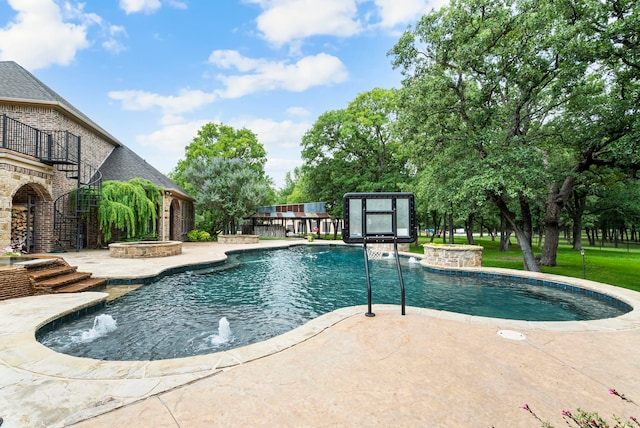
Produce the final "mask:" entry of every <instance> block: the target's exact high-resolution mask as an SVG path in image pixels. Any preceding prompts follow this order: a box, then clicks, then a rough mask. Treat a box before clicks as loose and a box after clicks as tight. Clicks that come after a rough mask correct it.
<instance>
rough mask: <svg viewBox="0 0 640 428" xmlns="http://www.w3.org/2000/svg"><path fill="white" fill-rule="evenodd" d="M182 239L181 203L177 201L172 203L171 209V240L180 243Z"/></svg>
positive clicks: (174, 200)
mask: <svg viewBox="0 0 640 428" xmlns="http://www.w3.org/2000/svg"><path fill="white" fill-rule="evenodd" d="M181 237H182V216H181V212H180V202H178V200H177V199H173V200H172V201H171V205H170V207H169V239H170V240H171V241H180V240H181Z"/></svg>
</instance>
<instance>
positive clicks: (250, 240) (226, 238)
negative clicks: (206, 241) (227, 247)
mask: <svg viewBox="0 0 640 428" xmlns="http://www.w3.org/2000/svg"><path fill="white" fill-rule="evenodd" d="M259 242H260V237H259V236H258V235H218V243H219V244H257V243H259Z"/></svg>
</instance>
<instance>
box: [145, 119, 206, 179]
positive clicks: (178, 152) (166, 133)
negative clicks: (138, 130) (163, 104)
mask: <svg viewBox="0 0 640 428" xmlns="http://www.w3.org/2000/svg"><path fill="white" fill-rule="evenodd" d="M207 122H210V121H209V120H193V121H189V122H187V121H184V119H182V120H181V121H179V122H176V123H172V124H168V125H165V126H161V127H160V129H158V130H156V131H154V132H152V133H151V134H146V135H138V136H136V138H135V139H136V143H137V144H138V145H139V146H141V147H142V148H143V149H141V150H136V151H137V152H138V153H145V155H144V156H143V158H144V159H145V160H146V161H147V162H148V163H149V164H151V165H153V166H154V167H155V168H156V169H158V171H160V172H162V173H164V174H167V173H168V172H170V171H172V170H173V169H174V168H175V167H176V165H177V164H178V160H180V159H184V150H185V147H186V146H187V145H188V144H189V143H191V140H192V139H193V137H195V136H196V135H197V134H198V130H200V128H202V127H203V126H204V125H205V124H206V123H207Z"/></svg>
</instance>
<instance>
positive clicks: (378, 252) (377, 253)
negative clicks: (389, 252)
mask: <svg viewBox="0 0 640 428" xmlns="http://www.w3.org/2000/svg"><path fill="white" fill-rule="evenodd" d="M383 254H384V251H382V245H375V244H374V245H367V258H369V260H382V255H383Z"/></svg>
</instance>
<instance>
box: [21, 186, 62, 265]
mask: <svg viewBox="0 0 640 428" xmlns="http://www.w3.org/2000/svg"><path fill="white" fill-rule="evenodd" d="M52 210H53V202H52V198H51V195H49V193H48V192H47V191H46V190H45V189H44V188H43V187H42V186H41V185H39V184H35V183H29V184H25V185H22V186H21V187H19V188H18V189H17V190H16V192H15V193H14V194H13V197H12V200H11V245H13V246H17V245H21V246H22V247H23V248H24V249H26V250H27V252H29V253H33V252H42V251H48V250H50V249H51V246H52V236H53V230H52V227H53V217H52V216H53V212H52Z"/></svg>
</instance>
